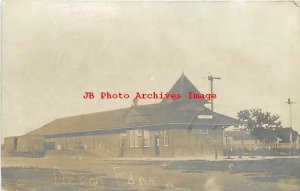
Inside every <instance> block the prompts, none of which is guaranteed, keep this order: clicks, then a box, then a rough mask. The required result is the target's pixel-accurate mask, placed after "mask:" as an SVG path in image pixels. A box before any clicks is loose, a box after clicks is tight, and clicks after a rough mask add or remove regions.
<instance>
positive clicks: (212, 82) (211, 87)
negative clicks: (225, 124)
mask: <svg viewBox="0 0 300 191" xmlns="http://www.w3.org/2000/svg"><path fill="white" fill-rule="evenodd" d="M208 80H209V81H210V94H213V93H214V87H213V85H214V80H221V78H220V77H214V76H212V75H210V76H208ZM210 105H211V110H212V111H214V99H211V100H210Z"/></svg>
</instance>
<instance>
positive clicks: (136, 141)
mask: <svg viewBox="0 0 300 191" xmlns="http://www.w3.org/2000/svg"><path fill="white" fill-rule="evenodd" d="M139 132H140V131H139V130H134V146H135V147H139Z"/></svg>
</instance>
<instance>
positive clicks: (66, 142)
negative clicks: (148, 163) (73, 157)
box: [46, 129, 223, 158]
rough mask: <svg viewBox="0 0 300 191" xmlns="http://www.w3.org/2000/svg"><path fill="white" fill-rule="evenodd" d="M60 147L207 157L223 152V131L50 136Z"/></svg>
mask: <svg viewBox="0 0 300 191" xmlns="http://www.w3.org/2000/svg"><path fill="white" fill-rule="evenodd" d="M46 144H53V145H54V148H55V149H56V150H76V149H79V150H87V151H90V152H93V153H95V154H98V155H101V156H103V157H128V158H131V157H132V158H134V157H207V156H210V157H212V156H215V155H216V154H217V155H218V156H220V155H222V154H223V131H222V129H221V130H220V129H216V130H187V129H172V130H162V131H146V130H128V131H127V132H126V133H125V134H107V135H96V136H81V137H80V136H78V137H63V138H48V139H46Z"/></svg>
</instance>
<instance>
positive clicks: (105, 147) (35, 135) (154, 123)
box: [4, 74, 241, 157]
mask: <svg viewBox="0 0 300 191" xmlns="http://www.w3.org/2000/svg"><path fill="white" fill-rule="evenodd" d="M188 92H194V93H199V94H200V92H199V91H198V90H197V88H196V87H195V86H194V85H193V84H192V83H191V81H190V80H189V79H188V78H187V77H186V76H185V75H184V74H182V75H181V76H180V78H179V79H178V80H177V81H176V83H175V84H174V85H173V87H172V88H171V90H170V91H169V93H178V94H182V95H183V97H182V98H181V99H163V100H162V101H161V102H160V103H157V104H150V105H138V102H137V100H134V103H133V104H132V106H131V107H129V108H123V109H117V110H112V111H104V112H97V113H91V114H84V115H78V116H71V117H65V118H59V119H56V120H54V121H52V122H50V123H48V124H46V125H44V126H42V127H41V128H39V129H36V130H34V131H32V132H29V133H28V134H25V135H23V136H20V137H7V138H5V140H4V151H5V153H7V154H8V155H9V154H12V153H26V152H29V153H32V152H44V151H45V152H47V151H49V150H59V151H60V152H63V151H74V150H86V151H88V152H92V153H94V154H95V155H99V156H102V157H215V156H216V155H218V156H220V155H223V149H224V139H225V138H224V128H226V127H228V126H237V125H240V124H241V122H240V121H238V120H237V119H234V118H231V117H228V116H225V115H222V114H219V113H216V112H213V111H211V110H210V109H208V108H207V107H206V106H205V104H208V101H207V100H206V99H188V98H187V96H188Z"/></svg>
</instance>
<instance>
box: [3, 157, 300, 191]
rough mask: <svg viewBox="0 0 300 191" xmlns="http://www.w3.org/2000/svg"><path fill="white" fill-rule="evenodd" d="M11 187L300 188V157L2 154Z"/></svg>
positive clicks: (77, 190)
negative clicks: (112, 157)
mask: <svg viewBox="0 0 300 191" xmlns="http://www.w3.org/2000/svg"><path fill="white" fill-rule="evenodd" d="M1 170H2V189H3V190H5V191H15V190H16V191H19V190H26V191H27V190H30V191H52V190H53V191H56V190H57V191H90V190H120V191H123V190H125V191H126V190H149V191H152V190H153V191H155V190H168V191H177V190H180V191H189V190H195V191H201V190H203V191H240V190H243V191H250V190H251V191H257V190H264V191H276V190H289V191H299V190H300V159H299V158H274V159H264V160H256V159H253V160H234V159H228V160H218V161H205V160H162V159H160V160H145V159H141V160H108V159H106V160H104V159H101V158H96V157H91V156H80V155H78V156H46V157H44V158H21V157H10V158H6V157H4V158H2V168H1Z"/></svg>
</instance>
